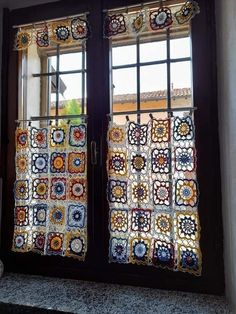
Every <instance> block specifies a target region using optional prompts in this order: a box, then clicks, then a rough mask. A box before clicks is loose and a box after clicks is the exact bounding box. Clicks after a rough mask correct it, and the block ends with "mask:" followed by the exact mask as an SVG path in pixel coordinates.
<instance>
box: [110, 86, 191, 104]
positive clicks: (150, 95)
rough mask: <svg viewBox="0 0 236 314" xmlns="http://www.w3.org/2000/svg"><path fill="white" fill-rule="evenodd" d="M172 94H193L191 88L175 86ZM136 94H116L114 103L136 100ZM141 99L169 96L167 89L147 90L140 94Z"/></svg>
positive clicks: (176, 95)
mask: <svg viewBox="0 0 236 314" xmlns="http://www.w3.org/2000/svg"><path fill="white" fill-rule="evenodd" d="M171 96H172V97H174V98H178V97H186V98H187V97H190V96H191V88H174V89H172V91H171ZM136 98H137V96H136V94H125V95H115V96H114V97H113V99H114V100H113V102H114V103H126V102H135V101H136ZM140 98H141V101H151V100H158V99H165V98H167V90H158V91H154V92H146V93H141V94H140Z"/></svg>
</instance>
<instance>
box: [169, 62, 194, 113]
mask: <svg viewBox="0 0 236 314" xmlns="http://www.w3.org/2000/svg"><path fill="white" fill-rule="evenodd" d="M171 86H172V90H171V95H172V99H171V105H172V107H186V106H187V107H189V106H191V105H192V72H191V62H190V61H186V62H176V63H171Z"/></svg>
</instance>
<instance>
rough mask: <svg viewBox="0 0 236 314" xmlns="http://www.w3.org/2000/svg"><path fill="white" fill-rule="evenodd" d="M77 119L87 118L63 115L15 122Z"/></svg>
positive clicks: (37, 117) (84, 116)
mask: <svg viewBox="0 0 236 314" xmlns="http://www.w3.org/2000/svg"><path fill="white" fill-rule="evenodd" d="M78 118H85V119H86V118H88V115H86V114H80V115H63V116H35V117H31V118H30V119H22V120H15V122H16V123H18V122H31V121H44V120H63V119H68V120H71V119H78Z"/></svg>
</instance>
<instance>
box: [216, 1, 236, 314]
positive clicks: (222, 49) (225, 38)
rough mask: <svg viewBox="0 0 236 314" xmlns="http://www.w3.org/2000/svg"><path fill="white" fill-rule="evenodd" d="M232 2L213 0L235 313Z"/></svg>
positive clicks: (235, 37)
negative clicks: (214, 1) (214, 4)
mask: <svg viewBox="0 0 236 314" xmlns="http://www.w3.org/2000/svg"><path fill="white" fill-rule="evenodd" d="M235 24H236V1H235V0H227V1H225V0H216V27H217V55H218V56H217V58H218V59H217V67H218V105H219V131H220V132H219V134H220V151H221V176H222V198H223V204H222V210H223V224H224V259H225V276H226V278H225V279H226V295H227V297H228V299H229V300H230V303H231V305H232V307H233V310H234V311H233V313H236V264H235V260H236V193H235V189H236V159H235V156H236V127H235V121H236V93H235V80H236V57H235V51H236V27H235Z"/></svg>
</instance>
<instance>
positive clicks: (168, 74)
mask: <svg viewBox="0 0 236 314" xmlns="http://www.w3.org/2000/svg"><path fill="white" fill-rule="evenodd" d="M166 54H167V62H166V66H167V108H168V109H171V68H170V65H171V63H170V30H169V28H168V29H167V31H166ZM169 114H170V116H171V115H172V112H169Z"/></svg>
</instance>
